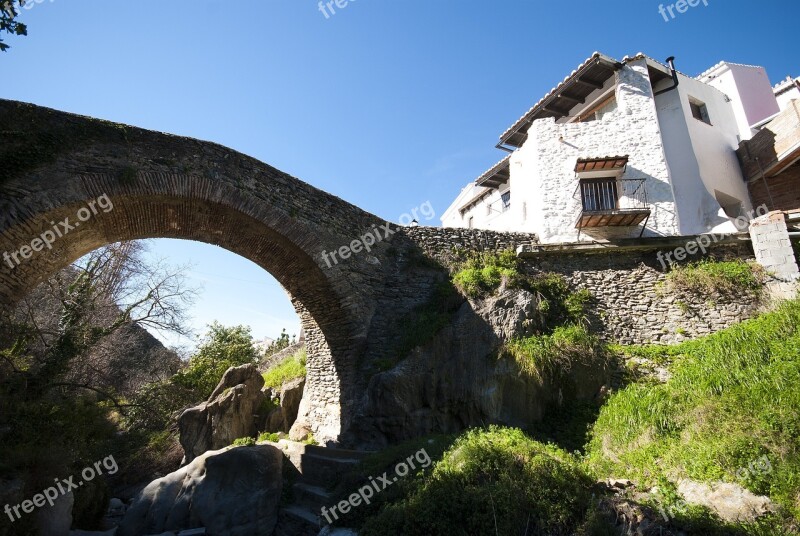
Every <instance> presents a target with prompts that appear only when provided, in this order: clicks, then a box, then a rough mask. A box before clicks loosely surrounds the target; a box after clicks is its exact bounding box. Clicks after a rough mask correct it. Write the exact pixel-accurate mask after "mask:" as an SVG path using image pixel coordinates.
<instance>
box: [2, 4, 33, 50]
mask: <svg viewBox="0 0 800 536" xmlns="http://www.w3.org/2000/svg"><path fill="white" fill-rule="evenodd" d="M26 1H27V0H19V5H20V6H24V5H25V2H26ZM18 15H19V11H18V10H17V6H16V5H15V3H14V0H0V34H1V33H2V32H7V33H9V34H11V35H28V27H27V26H26V25H24V24H22V23H21V22H19V21H18V20H17V16H18ZM9 48H11V47H10V45H8V44H6V43H4V42H3V40H2V39H0V52H5V51H6V50H8V49H9Z"/></svg>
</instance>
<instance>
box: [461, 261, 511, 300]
mask: <svg viewBox="0 0 800 536" xmlns="http://www.w3.org/2000/svg"><path fill="white" fill-rule="evenodd" d="M519 277H520V273H519V260H518V259H517V256H516V253H514V252H513V251H510V250H509V251H503V252H501V253H497V254H493V253H481V254H478V255H474V256H472V257H471V258H469V259H468V260H467V261H466V262H464V263H463V265H462V266H461V268H460V270H458V271H457V272H456V273H455V275H454V276H453V283H454V284H455V285H456V287H457V288H458V289H459V290H461V292H463V293H464V294H466V295H467V296H470V297H472V298H476V297H479V296H482V295H485V294H488V293H490V292H493V291H494V290H495V289H497V287H499V286H500V283H501V282H502V280H503V278H505V279H507V280H508V281H510V282H512V283H513V282H514V281H516V280H517V279H519Z"/></svg>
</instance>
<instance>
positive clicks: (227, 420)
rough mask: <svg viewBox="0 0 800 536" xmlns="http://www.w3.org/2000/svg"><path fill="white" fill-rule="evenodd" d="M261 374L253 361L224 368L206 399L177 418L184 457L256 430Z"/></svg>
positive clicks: (229, 442)
mask: <svg viewBox="0 0 800 536" xmlns="http://www.w3.org/2000/svg"><path fill="white" fill-rule="evenodd" d="M263 386H264V378H262V377H261V374H260V373H259V372H258V369H256V367H255V366H253V365H243V366H241V367H233V368H230V369H228V370H227V371H226V372H225V375H224V376H223V377H222V380H221V381H220V382H219V385H217V387H216V389H214V392H213V393H212V394H211V396H210V397H209V399H208V401H207V402H203V403H202V404H200V405H199V406H195V407H193V408H189V409H187V410H186V411H184V412H183V413H182V414H181V416H180V417H179V418H178V429H179V431H180V441H181V446H182V447H183V450H184V452H185V453H186V454H185V458H184V461H185V462H186V463H188V462H191V461H192V460H193V459H195V458H196V457H197V456H199V455H201V454H203V453H204V452H206V451H209V450H216V449H221V448H223V447H226V446H228V445H230V444H231V443H233V441H234V440H236V439H238V438H240V437H250V436H254V435H255V434H256V415H257V414H258V412H259V411H260V408H261V405H262V402H263V401H264V398H265V395H264V393H262V392H261V388H262V387H263Z"/></svg>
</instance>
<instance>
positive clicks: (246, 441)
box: [231, 437, 256, 447]
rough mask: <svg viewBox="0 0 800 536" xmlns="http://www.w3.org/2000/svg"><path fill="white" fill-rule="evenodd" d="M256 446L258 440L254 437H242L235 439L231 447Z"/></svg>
mask: <svg viewBox="0 0 800 536" xmlns="http://www.w3.org/2000/svg"><path fill="white" fill-rule="evenodd" d="M255 444H256V440H255V439H253V438H252V437H240V438H239V439H235V440H234V441H233V443H231V446H233V447H252V446H253V445H255Z"/></svg>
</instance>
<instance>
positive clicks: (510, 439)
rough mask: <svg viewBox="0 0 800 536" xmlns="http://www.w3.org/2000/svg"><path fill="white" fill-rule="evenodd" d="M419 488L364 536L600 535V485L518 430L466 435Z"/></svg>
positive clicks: (387, 511)
mask: <svg viewBox="0 0 800 536" xmlns="http://www.w3.org/2000/svg"><path fill="white" fill-rule="evenodd" d="M413 482H414V484H413V485H412V486H413V488H412V489H411V490H409V491H410V493H409V494H408V495H407V496H406V497H405V498H403V499H401V500H399V501H397V502H394V503H391V504H388V505H386V506H385V507H384V508H383V509H382V510H381V512H380V513H379V514H378V515H376V516H374V517H371V518H370V519H368V520H367V521H366V523H365V524H364V526H363V528H362V530H361V534H364V535H367V536H372V535H384V534H386V535H388V534H408V535H428V534H440V535H450V534H453V535H456V534H458V535H460V534H524V533H526V531H527V533H529V534H552V535H567V534H570V535H572V534H601V532H598V530H599V529H600V527H601V526H602V523H601V521H600V519H599V516H598V515H597V514H596V513H595V512H594V511H593V505H592V503H593V501H592V486H593V483H594V481H593V479H592V478H591V477H590V476H589V475H588V474H587V473H586V472H584V470H583V469H582V468H581V466H580V464H579V463H578V462H577V461H576V460H575V459H573V458H572V457H571V456H570V455H569V454H567V453H565V452H563V451H561V450H559V449H558V448H556V447H554V446H552V445H544V444H541V443H538V442H536V441H534V440H532V439H530V438H529V437H527V436H526V435H525V434H523V433H522V432H521V431H519V430H515V429H504V428H498V427H491V428H489V429H488V430H472V431H469V432H466V433H465V434H463V435H462V436H461V437H459V438H458V439H457V440H456V442H455V443H454V444H453V446H452V447H451V448H450V449H449V450H448V451H447V452H446V453H445V454H444V456H443V457H442V459H441V460H439V461H438V462H436V464H435V465H434V467H433V469H432V470H431V471H429V472H423V474H422V475H421V476H420V477H419V478H417V479H415V480H414V481H413Z"/></svg>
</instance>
